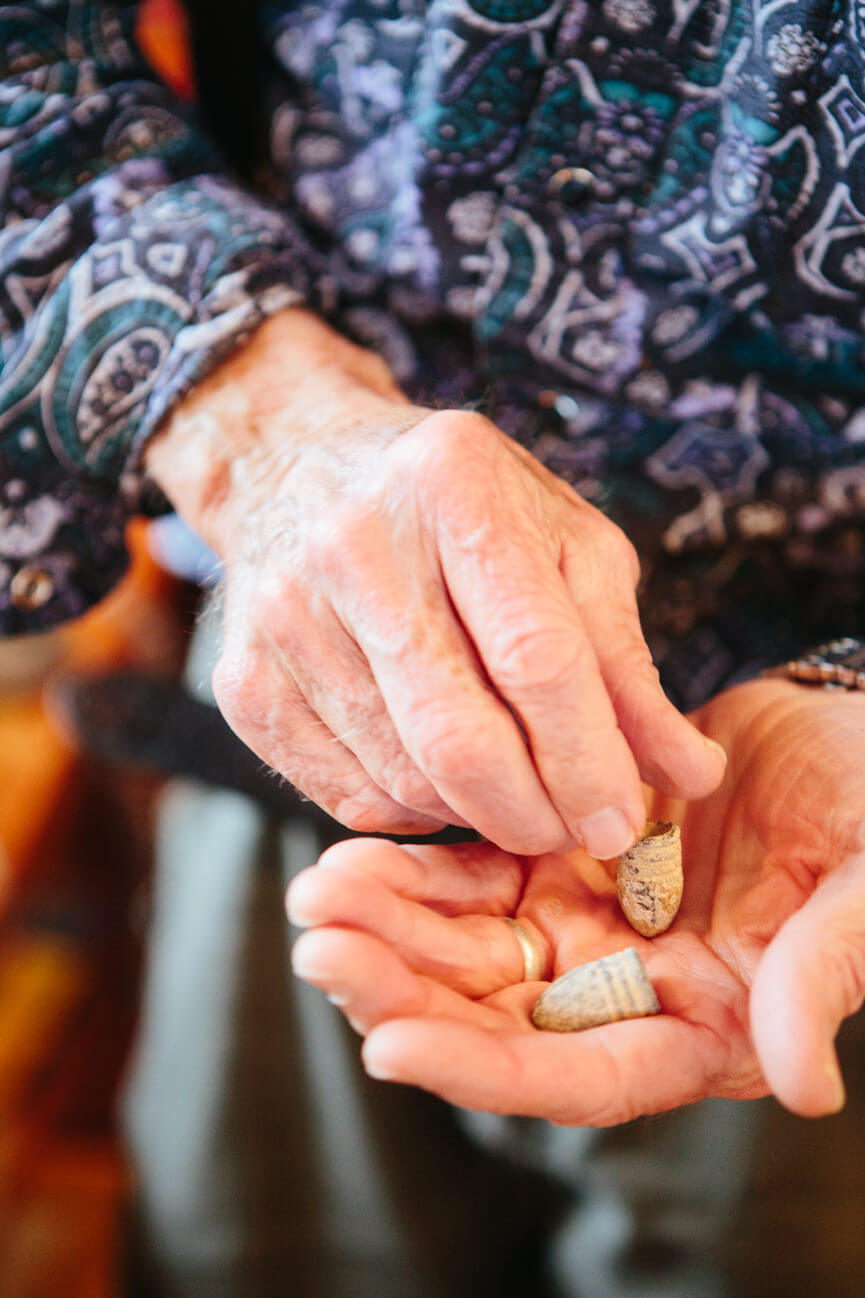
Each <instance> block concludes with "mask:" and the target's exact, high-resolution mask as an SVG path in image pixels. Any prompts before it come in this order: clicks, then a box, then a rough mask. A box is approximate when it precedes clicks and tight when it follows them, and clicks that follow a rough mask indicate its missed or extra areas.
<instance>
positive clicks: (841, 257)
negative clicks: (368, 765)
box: [0, 0, 865, 704]
mask: <svg viewBox="0 0 865 1298" xmlns="http://www.w3.org/2000/svg"><path fill="white" fill-rule="evenodd" d="M135 10H136V5H135V4H134V3H131V2H128V3H123V0H115V2H114V3H111V4H109V3H100V2H99V0H29V2H23V3H21V2H19V3H16V4H5V3H2V2H0V362H2V375H0V463H2V472H0V482H2V486H0V619H2V622H0V625H2V629H3V630H5V631H6V632H7V633H19V632H22V631H32V630H38V629H40V628H42V627H46V626H49V625H51V624H53V623H56V622H57V621H59V620H62V619H64V618H68V617H71V616H74V615H76V614H77V613H79V612H81V611H83V610H84V609H85V608H86V607H88V606H89V605H90V604H91V603H92V602H93V601H94V600H96V599H98V598H99V597H100V596H101V595H102V594H104V593H105V592H106V591H107V590H108V589H110V587H111V585H112V584H113V583H114V582H115V581H116V580H117V578H118V576H119V574H120V573H121V572H122V570H123V566H124V563H125V558H124V551H123V544H122V533H123V526H124V523H125V521H126V519H127V518H128V516H129V514H130V513H131V512H133V511H135V510H142V509H143V510H147V509H156V508H158V507H159V504H160V502H159V501H158V499H157V498H156V493H155V492H154V490H153V488H152V486H151V485H149V484H148V482H147V480H146V477H145V475H144V473H143V471H142V468H141V462H140V456H141V449H142V447H143V446H144V445H145V443H146V440H147V437H148V436H149V435H150V433H151V432H152V431H153V429H154V428H155V427H156V425H157V424H158V422H159V420H160V419H161V418H162V416H163V415H164V414H165V412H166V411H167V410H169V409H170V408H171V406H172V404H173V403H175V402H176V401H177V400H178V399H179V398H180V397H181V396H182V395H183V394H184V393H185V392H186V391H187V390H188V389H189V387H190V386H191V385H193V384H194V383H195V382H196V381H198V380H199V379H200V378H201V377H202V376H203V375H204V374H205V373H206V372H207V371H208V370H209V369H210V368H211V367H212V366H213V365H214V364H216V362H217V361H218V360H219V359H220V358H221V357H222V356H223V355H225V354H226V352H227V351H228V350H230V349H231V348H232V347H234V346H236V345H237V344H238V342H239V341H240V340H241V339H242V338H243V337H244V336H245V335H246V334H247V333H248V332H249V330H250V329H251V328H253V327H254V326H255V324H257V323H258V322H259V321H260V320H261V319H262V318H264V316H266V315H267V314H268V313H269V312H272V311H274V310H277V309H280V308H281V307H283V306H285V305H286V304H289V303H291V302H295V301H300V300H305V301H308V302H310V303H312V305H313V306H314V307H315V308H316V309H317V310H319V311H320V312H322V313H323V314H325V315H326V316H327V317H328V318H330V319H331V320H332V321H333V322H334V323H335V324H336V325H337V326H338V327H339V328H341V329H343V330H344V331H345V332H347V333H349V334H350V335H352V336H353V337H355V338H357V339H358V340H359V341H361V342H363V343H365V344H367V345H369V346H372V347H373V348H375V349H376V350H378V351H379V352H380V353H381V354H382V355H383V356H384V357H385V358H386V359H387V360H388V361H389V363H390V365H391V366H392V368H393V369H394V371H395V372H396V374H397V376H398V378H399V379H400V380H401V382H402V383H403V384H404V386H405V387H406V388H407V389H408V390H409V391H410V393H411V394H412V395H413V396H414V397H415V398H416V399H428V400H432V401H435V402H437V403H457V402H459V403H463V402H472V403H474V404H475V405H476V406H479V407H480V408H482V409H484V410H485V411H487V412H488V413H489V414H490V415H491V416H492V417H493V418H494V419H496V420H497V422H498V423H499V424H500V426H502V427H504V428H505V429H506V431H508V432H509V433H511V434H512V435H513V436H515V437H517V438H519V439H520V440H521V441H522V442H524V443H525V444H526V445H528V446H530V447H531V448H532V449H533V450H534V451H535V453H536V454H537V455H538V456H539V457H540V458H541V459H542V460H543V461H544V462H545V463H546V464H547V465H548V466H549V467H550V468H552V469H553V470H554V471H555V472H557V473H559V474H561V475H562V476H563V477H565V478H567V479H568V480H569V481H571V482H573V483H574V484H575V486H576V487H577V488H578V489H579V490H580V491H581V492H582V493H583V494H584V495H585V496H586V497H587V498H589V499H591V500H592V501H594V502H595V503H596V504H598V505H599V506H600V507H601V508H602V509H604V510H605V511H606V512H607V513H609V514H610V515H611V516H612V517H613V518H615V520H616V521H617V522H619V523H620V524H621V525H622V526H623V527H624V528H625V530H626V531H627V532H628V533H629V535H630V536H631V537H632V539H633V540H634V541H635V542H636V544H637V546H638V549H639V550H640V553H641V555H642V557H643V560H644V564H645V568H646V573H647V577H646V583H645V590H644V596H643V610H644V622H645V626H646V630H647V634H648V635H649V637H650V640H651V642H652V644H653V647H654V648H655V651H656V655H657V657H658V659H659V661H660V662H661V664H662V668H663V670H664V674H665V680H666V682H667V684H668V687H669V688H670V690H671V692H672V693H673V695H674V696H675V697H676V698H677V699H678V700H679V701H681V702H683V703H685V704H694V703H697V702H699V701H700V700H701V699H703V698H705V697H706V696H707V695H708V694H710V693H712V692H713V691H714V690H715V689H717V688H718V687H719V686H720V685H722V684H724V683H725V682H726V681H728V680H730V679H733V678H735V676H736V675H737V674H741V673H742V672H744V671H747V670H751V669H752V668H753V667H754V666H755V665H759V664H760V663H762V662H765V661H769V660H771V659H773V658H775V657H777V656H779V655H783V654H786V653H789V652H791V651H792V650H793V649H794V648H795V647H796V646H797V645H800V644H801V643H803V642H804V641H807V640H811V639H818V638H821V637H823V636H825V635H828V634H842V633H845V634H849V633H856V632H860V633H861V631H862V629H863V625H865V615H863V609H862V600H861V595H860V592H861V588H862V577H863V572H865V549H863V541H862V527H861V524H862V520H863V509H865V148H863V145H865V56H863V50H865V0H472V2H470V0H429V2H426V3H424V2H422V0H319V2H317V3H316V2H310V3H304V2H303V0H262V3H261V4H260V5H259V10H258V12H259V19H260V23H261V25H262V32H263V35H264V37H265V43H266V49H267V51H268V59H269V61H268V67H267V75H266V77H264V78H263V86H262V94H263V96H265V102H266V103H267V105H268V106H269V110H270V111H269V132H268V135H267V138H266V139H262V141H261V151H262V158H261V165H260V166H259V167H258V171H257V175H258V177H259V180H258V182H257V188H256V190H255V191H254V192H253V191H251V190H248V189H244V188H242V187H240V186H239V185H238V184H237V183H235V182H234V181H233V180H232V179H231V178H230V177H229V176H228V175H227V174H226V172H225V170H224V169H223V167H222V165H221V163H220V160H219V157H218V155H217V153H216V151H215V149H214V147H213V146H212V145H211V144H209V143H208V142H207V141H206V140H205V139H203V138H202V136H201V135H200V133H199V131H198V130H197V128H196V126H195V123H194V121H193V120H191V118H190V116H189V114H188V113H187V112H186V110H185V109H184V108H183V107H182V106H181V105H179V104H178V103H177V102H176V101H175V100H174V99H172V97H171V95H170V94H169V92H168V91H167V90H166V89H165V88H164V87H162V86H160V85H159V83H158V82H157V81H156V79H155V77H154V75H153V74H152V73H151V72H150V71H149V69H148V68H147V66H146V64H145V63H144V61H143V59H142V56H141V55H140V53H139V52H138V50H137V48H136V46H135V42H134V39H133V32H134V23H135V16H136V14H135ZM226 84H227V85H230V69H228V70H227V71H226Z"/></svg>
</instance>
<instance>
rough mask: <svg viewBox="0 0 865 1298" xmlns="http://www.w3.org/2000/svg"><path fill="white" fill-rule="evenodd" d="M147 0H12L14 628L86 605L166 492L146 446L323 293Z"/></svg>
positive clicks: (2, 469) (1, 626)
mask: <svg viewBox="0 0 865 1298" xmlns="http://www.w3.org/2000/svg"><path fill="white" fill-rule="evenodd" d="M136 9H137V4H136V3H134V2H133V0H116V2H115V3H113V4H106V3H101V2H100V0H32V2H31V3H19V4H5V3H2V0H0V633H2V634H7V635H9V634H19V633H23V632H32V631H39V630H42V629H44V628H46V627H48V626H51V625H54V624H56V623H57V622H60V621H63V620H65V619H68V618H71V617H75V616H77V615H78V614H80V613H82V612H83V611H84V610H85V609H87V608H88V607H89V606H90V605H92V604H93V603H95V602H96V601H97V600H98V599H100V598H101V597H102V596H103V595H104V594H106V592H107V591H108V590H110V589H111V587H112V586H113V585H114V584H115V583H116V582H117V580H118V578H119V577H120V576H121V575H122V573H123V571H124V569H125V567H126V563H127V556H126V551H125V547H124V542H123V534H124V529H125V524H126V522H127V520H128V518H129V516H130V515H131V514H132V513H134V512H138V511H144V512H148V510H152V509H153V508H155V507H157V505H158V502H157V501H156V499H155V496H156V493H155V492H154V490H153V488H152V486H149V485H148V483H147V480H146V477H145V475H144V473H143V471H142V464H141V460H142V450H143V448H144V446H145V445H146V442H147V439H148V437H149V436H150V434H151V433H152V432H153V431H154V429H155V428H156V426H157V425H158V423H159V421H160V420H161V419H162V417H163V416H164V415H165V414H166V412H167V411H168V410H169V409H170V408H171V407H172V405H173V404H175V403H176V402H177V401H178V400H179V399H180V398H181V397H182V396H183V395H184V394H185V393H186V392H187V391H188V390H189V389H190V388H191V387H192V386H193V385H194V384H195V383H196V382H198V381H199V380H200V379H201V378H202V377H203V376H204V375H205V374H206V373H207V372H208V371H209V370H210V369H212V368H213V366H214V365H215V364H216V363H217V362H218V361H219V360H220V359H221V358H222V357H223V356H225V355H226V354H227V353H228V352H229V351H230V350H231V349H233V348H234V347H236V346H237V345H238V343H239V342H240V341H241V340H242V339H243V338H244V337H245V336H246V335H247V334H248V333H249V332H250V331H251V330H252V329H253V328H254V327H255V326H256V325H257V324H258V323H259V322H260V321H261V320H262V319H264V318H265V317H266V316H267V315H269V314H271V313H273V312H274V311H276V310H279V309H281V308H283V307H285V306H288V305H291V304H292V303H294V302H297V301H301V300H310V299H314V297H315V283H314V281H315V273H316V272H315V266H316V257H315V254H314V253H313V251H312V250H311V249H310V247H309V245H308V244H307V242H306V240H305V238H304V236H303V234H302V232H301V231H300V229H299V228H298V227H297V226H296V225H295V224H294V223H293V221H292V220H291V218H290V216H289V215H287V214H286V213H283V212H281V211H279V210H277V209H275V208H272V207H270V206H269V205H268V204H266V203H264V202H262V201H259V200H258V199H257V198H256V197H254V196H253V195H251V194H249V193H248V192H246V191H244V190H243V189H242V188H240V187H239V186H238V185H236V184H235V183H233V181H232V180H231V179H230V178H229V177H228V176H227V175H226V174H225V173H224V172H223V171H222V169H221V164H220V161H219V158H218V156H217V155H216V153H215V151H214V150H213V148H212V147H211V146H210V145H209V143H208V142H207V140H206V139H204V138H203V137H202V136H201V134H200V133H199V132H198V131H197V130H196V129H195V126H194V124H193V122H192V121H191V120H190V116H189V114H188V113H187V111H186V109H185V108H184V106H183V105H182V104H181V103H180V102H179V101H177V100H176V99H175V98H174V97H173V96H172V95H171V94H170V92H169V91H168V90H167V89H166V87H164V86H163V85H161V84H160V83H159V81H158V80H157V79H156V78H155V76H154V74H153V72H152V71H151V69H150V68H149V67H148V65H147V64H146V63H145V61H144V59H143V56H142V55H141V53H140V51H139V50H138V48H137V47H136V44H135V41H134V29H135V20H136Z"/></svg>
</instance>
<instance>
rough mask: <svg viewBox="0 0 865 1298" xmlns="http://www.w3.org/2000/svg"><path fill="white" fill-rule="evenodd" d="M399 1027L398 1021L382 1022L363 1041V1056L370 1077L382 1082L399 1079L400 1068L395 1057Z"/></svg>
mask: <svg viewBox="0 0 865 1298" xmlns="http://www.w3.org/2000/svg"><path fill="white" fill-rule="evenodd" d="M398 1037H399V1028H398V1025H397V1024H396V1023H393V1022H389V1023H382V1024H380V1025H379V1026H378V1027H375V1028H373V1029H372V1031H371V1032H370V1033H369V1035H368V1036H367V1038H366V1040H365V1041H364V1043H363V1048H362V1050H361V1058H362V1060H363V1066H364V1068H365V1069H366V1071H367V1073H368V1074H369V1075H370V1077H374V1078H376V1080H377V1081H381V1082H394V1081H398V1080H399V1068H398V1065H397V1061H396V1059H395V1057H394V1050H395V1046H396V1041H397V1039H398Z"/></svg>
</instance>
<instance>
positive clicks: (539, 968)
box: [504, 916, 546, 983]
mask: <svg viewBox="0 0 865 1298" xmlns="http://www.w3.org/2000/svg"><path fill="white" fill-rule="evenodd" d="M504 920H505V923H506V924H507V925H509V927H510V929H511V932H512V933H513V935H514V937H515V938H516V939H517V941H518V942H519V944H520V950H521V951H522V953H523V976H522V979H521V981H522V982H525V983H535V982H539V981H540V980H541V979H542V978H543V976H544V969H545V967H546V959H545V957H544V953H543V951H541V950H540V949H539V947H538V943H537V941H536V940H535V938H533V937H532V935H531V933H530V932H529V930H528V929H527V928H526V926H525V925H524V924H521V923H520V921H519V920H518V919H510V918H509V917H508V916H505V917H504Z"/></svg>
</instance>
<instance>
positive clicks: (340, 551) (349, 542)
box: [306, 501, 377, 574]
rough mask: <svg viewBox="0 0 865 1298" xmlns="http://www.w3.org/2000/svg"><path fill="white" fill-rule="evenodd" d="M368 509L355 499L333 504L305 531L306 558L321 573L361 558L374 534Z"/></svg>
mask: <svg viewBox="0 0 865 1298" xmlns="http://www.w3.org/2000/svg"><path fill="white" fill-rule="evenodd" d="M376 531H377V527H376V522H375V519H374V516H373V513H372V511H371V509H370V508H369V507H368V506H367V505H364V504H361V503H359V502H356V501H342V502H341V503H340V504H339V505H335V506H333V507H332V508H331V509H330V510H329V511H328V512H327V514H326V515H325V516H323V517H322V518H321V520H320V521H319V522H317V523H316V524H315V525H314V526H313V527H312V528H311V529H310V532H309V535H308V537H307V542H306V560H307V563H308V564H309V565H310V566H311V567H312V569H313V570H314V571H317V572H319V573H322V574H338V573H341V572H344V571H345V569H346V567H347V566H349V565H356V564H357V563H358V562H361V561H362V560H363V557H364V555H365V554H366V553H367V551H368V550H369V547H370V544H371V542H372V541H373V538H374V536H375V534H376Z"/></svg>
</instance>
